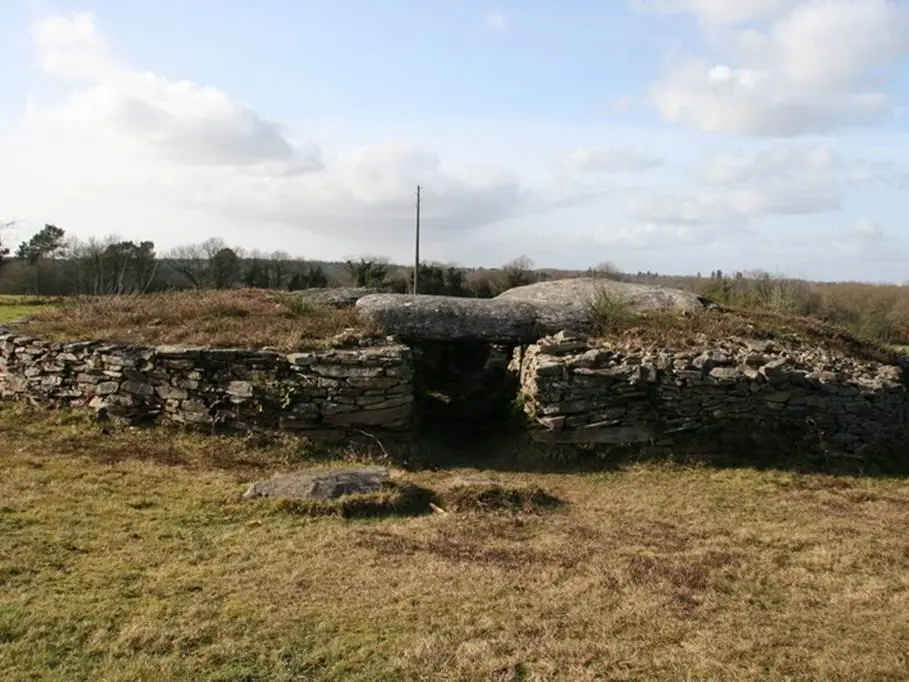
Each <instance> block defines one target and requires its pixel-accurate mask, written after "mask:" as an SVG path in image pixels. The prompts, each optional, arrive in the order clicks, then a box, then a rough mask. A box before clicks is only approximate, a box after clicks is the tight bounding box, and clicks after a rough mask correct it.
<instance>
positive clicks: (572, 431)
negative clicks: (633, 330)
mask: <svg viewBox="0 0 909 682" xmlns="http://www.w3.org/2000/svg"><path fill="white" fill-rule="evenodd" d="M512 369H513V370H515V371H519V372H520V374H521V385H522V389H521V391H522V400H523V403H524V410H525V411H526V412H527V414H528V415H529V416H530V417H531V418H532V420H533V422H534V423H535V424H536V431H535V433H534V435H535V437H536V438H537V439H538V440H543V441H549V442H573V443H585V442H586V443H612V444H629V443H639V444H647V445H648V446H649V447H654V446H655V447H658V448H659V447H662V448H665V449H667V450H673V451H678V449H679V448H684V447H693V448H694V449H699V450H702V449H705V448H706V449H719V448H724V447H729V448H736V447H740V448H745V449H747V450H748V451H750V452H752V453H754V454H759V453H763V454H770V455H774V454H775V455H786V454H789V453H792V452H794V451H796V450H799V449H803V448H809V449H811V450H816V451H822V452H823V453H825V454H828V455H836V456H841V457H849V458H859V459H866V460H867V459H874V458H876V457H887V458H892V457H894V456H895V457H900V458H903V459H905V458H906V455H905V454H904V452H905V443H906V442H907V437H909V393H907V387H906V377H905V368H904V367H903V366H900V365H897V364H893V365H891V364H884V363H879V362H866V361H860V360H856V359H854V358H849V357H843V356H838V355H836V354H832V353H828V352H825V351H823V350H820V349H818V348H812V347H794V346H791V345H786V344H784V343H781V342H773V341H766V340H749V339H729V340H722V341H707V340H705V342H704V344H703V345H702V346H700V347H698V348H695V349H676V350H672V349H654V348H650V349H646V348H635V347H624V346H610V345H608V344H607V345H603V344H594V343H593V342H591V341H589V340H587V339H585V338H582V337H571V336H569V335H566V334H564V333H562V334H558V335H556V336H553V337H547V338H545V339H542V340H541V341H540V342H538V343H537V344H536V345H533V346H530V347H529V348H526V349H523V350H521V351H518V352H516V356H515V358H514V360H513V361H512Z"/></svg>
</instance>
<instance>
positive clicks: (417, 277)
mask: <svg viewBox="0 0 909 682" xmlns="http://www.w3.org/2000/svg"><path fill="white" fill-rule="evenodd" d="M416 237H417V238H416V249H415V254H414V261H413V293H414V295H415V296H416V294H417V288H418V284H417V282H419V280H420V186H419V185H417V235H416Z"/></svg>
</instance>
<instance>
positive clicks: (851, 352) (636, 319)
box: [588, 294, 896, 362]
mask: <svg viewBox="0 0 909 682" xmlns="http://www.w3.org/2000/svg"><path fill="white" fill-rule="evenodd" d="M588 331H589V332H590V333H592V334H594V335H596V336H599V337H600V338H602V339H604V340H607V339H608V340H609V341H610V342H619V343H627V344H640V345H642V346H650V347H658V346H662V347H680V346H696V345H699V344H703V343H704V341H705V340H707V339H728V338H730V337H734V336H739V337H746V338H752V339H766V340H771V341H779V342H783V343H793V344H797V345H813V346H817V347H819V348H822V349H824V350H826V351H828V352H833V353H839V354H843V355H847V356H850V357H854V358H856V359H859V360H869V361H874V362H892V361H893V360H894V358H895V357H896V353H895V352H894V351H893V349H892V348H889V347H887V346H885V345H883V344H880V343H878V342H876V341H873V340H871V339H866V338H862V337H860V336H857V335H855V334H853V333H852V332H850V331H848V330H846V329H844V328H842V327H838V326H835V325H832V324H828V323H826V322H824V321H822V320H819V319H817V318H813V317H798V316H793V315H785V314H782V313H773V312H766V311H760V310H736V309H728V308H714V309H705V310H703V311H700V312H695V313H690V312H687V313H679V312H675V311H646V312H637V311H635V310H633V309H632V308H631V306H630V305H628V303H627V302H625V301H622V300H621V299H619V298H616V297H613V296H609V295H606V294H604V295H602V296H599V297H597V298H596V299H595V300H594V301H593V302H592V304H591V306H590V310H589V312H588Z"/></svg>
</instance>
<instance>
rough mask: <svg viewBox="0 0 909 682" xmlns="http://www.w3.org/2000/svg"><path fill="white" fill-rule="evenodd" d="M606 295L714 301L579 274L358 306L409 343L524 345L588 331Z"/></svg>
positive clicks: (676, 302) (655, 304) (646, 305)
mask: <svg viewBox="0 0 909 682" xmlns="http://www.w3.org/2000/svg"><path fill="white" fill-rule="evenodd" d="M601 295H608V296H612V297H616V298H621V299H622V300H623V301H625V302H626V303H627V305H628V306H629V307H630V308H632V309H634V310H640V311H644V310H678V311H692V310H698V309H703V308H705V307H710V306H711V305H712V304H710V302H709V301H706V300H705V299H703V298H701V297H700V296H698V295H697V294H694V293H691V292H687V291H681V290H678V289H666V288H664V287H655V286H647V285H643V284H626V283H624V282H612V281H610V280H604V279H595V278H576V279H565V280H554V281H551V282H540V283H539V284H531V285H528V286H523V287H516V288H514V289H510V290H508V291H506V292H505V293H503V294H501V295H499V296H497V297H496V298H493V299H478V298H455V297H451V296H424V295H418V296H414V295H412V294H372V295H369V296H364V297H363V298H361V299H359V300H358V301H357V304H356V308H357V312H358V314H359V316H360V318H361V319H362V320H363V321H365V322H368V323H371V324H375V325H378V326H379V327H381V328H382V329H384V330H385V331H386V332H388V333H389V334H393V335H395V336H398V337H400V338H401V339H402V340H403V341H405V342H421V341H424V342H429V341H449V342H457V341H478V342H489V343H501V344H514V345H523V344H529V343H534V342H535V341H537V340H538V339H540V338H542V337H543V336H546V335H548V334H555V333H556V332H559V331H562V330H572V331H583V330H584V328H585V327H586V326H587V323H588V320H589V317H590V313H591V306H592V304H593V303H595V301H596V300H597V297H598V296H601Z"/></svg>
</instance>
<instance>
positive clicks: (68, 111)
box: [27, 14, 319, 172]
mask: <svg viewBox="0 0 909 682" xmlns="http://www.w3.org/2000/svg"><path fill="white" fill-rule="evenodd" d="M32 36H33V40H34V46H35V50H36V54H37V58H38V63H39V65H40V67H41V69H42V70H43V71H44V73H45V74H47V75H48V76H50V77H52V78H56V79H59V80H61V81H62V82H76V83H78V85H77V87H76V89H74V90H71V91H70V92H69V93H68V94H67V95H66V96H65V97H63V98H62V99H61V100H58V101H54V102H50V103H45V102H39V101H37V100H35V99H32V101H31V102H30V105H29V110H28V119H27V120H28V122H29V124H30V125H32V126H33V127H34V128H35V129H39V130H45V131H56V132H60V133H62V134H63V135H66V136H75V135H78V136H80V137H86V136H88V137H91V138H92V139H97V140H98V142H99V143H100V144H103V143H105V142H106V143H108V144H111V145H114V146H122V145H126V146H127V147H129V148H131V149H133V150H135V151H136V152H145V153H152V154H157V155H160V156H161V157H163V158H165V159H168V160H171V161H174V162H177V163H185V164H201V165H215V166H219V165H227V166H256V165H262V166H265V167H266V168H270V169H273V170H280V171H281V172H299V171H311V170H315V169H318V168H319V160H318V155H317V152H315V151H314V150H312V149H309V148H298V147H297V146H296V145H295V144H294V143H293V141H292V140H290V139H289V138H288V136H287V135H286V133H285V132H284V131H283V130H282V128H281V126H279V125H278V124H277V123H274V122H272V121H269V120H267V119H265V118H263V117H261V116H259V115H258V114H256V112H254V111H253V110H252V109H251V108H250V107H248V106H245V105H243V104H241V103H238V102H235V101H233V100H231V99H230V97H228V95H227V94H226V93H224V92H222V91H220V90H218V89H216V88H212V87H202V86H199V85H196V84H195V83H191V82H188V81H179V82H175V81H171V80H168V79H167V78H164V77H162V76H159V75H157V74H154V73H148V72H145V73H143V72H139V71H135V70H131V69H129V68H126V67H124V66H123V65H121V63H120V62H119V60H118V59H117V58H116V56H115V55H114V54H113V53H112V51H111V49H110V47H109V45H108V44H107V43H106V41H105V40H104V39H103V38H102V37H101V36H100V35H99V34H98V32H97V30H96V28H95V25H94V22H93V20H92V18H91V17H90V16H89V15H86V14H74V15H71V16H68V17H63V16H50V17H47V18H45V19H43V20H41V21H39V22H38V23H36V24H35V25H34V26H33V29H32Z"/></svg>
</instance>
